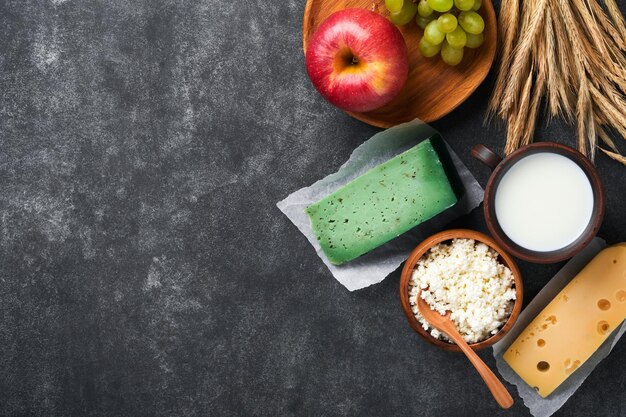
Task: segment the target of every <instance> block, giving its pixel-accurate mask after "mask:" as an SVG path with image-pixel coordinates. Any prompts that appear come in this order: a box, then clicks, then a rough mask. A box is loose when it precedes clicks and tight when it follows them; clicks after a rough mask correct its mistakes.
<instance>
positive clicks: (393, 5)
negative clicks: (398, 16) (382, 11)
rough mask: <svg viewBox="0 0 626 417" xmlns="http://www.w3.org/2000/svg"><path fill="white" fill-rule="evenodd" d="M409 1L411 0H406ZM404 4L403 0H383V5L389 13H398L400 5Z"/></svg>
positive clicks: (400, 8)
mask: <svg viewBox="0 0 626 417" xmlns="http://www.w3.org/2000/svg"><path fill="white" fill-rule="evenodd" d="M408 1H411V0H408ZM403 5H404V0H385V7H386V8H387V10H389V12H391V13H398V12H399V11H400V10H402V6H403Z"/></svg>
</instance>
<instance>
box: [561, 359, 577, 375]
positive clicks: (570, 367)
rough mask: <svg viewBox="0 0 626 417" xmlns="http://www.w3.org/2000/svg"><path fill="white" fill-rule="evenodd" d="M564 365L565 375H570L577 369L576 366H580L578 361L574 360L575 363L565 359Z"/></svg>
mask: <svg viewBox="0 0 626 417" xmlns="http://www.w3.org/2000/svg"><path fill="white" fill-rule="evenodd" d="M564 365H565V373H567V374H571V373H572V372H574V371H575V370H576V368H578V366H580V361H579V360H578V359H576V360H575V361H573V362H572V361H571V359H566V360H565V363H564Z"/></svg>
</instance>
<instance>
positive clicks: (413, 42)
mask: <svg viewBox="0 0 626 417" xmlns="http://www.w3.org/2000/svg"><path fill="white" fill-rule="evenodd" d="M347 8H360V9H368V10H374V11H376V12H377V13H380V14H381V15H383V16H385V17H389V12H388V11H387V9H386V8H385V2H384V0H307V3H306V6H305V8H304V20H303V27H302V46H303V48H304V52H305V53H306V50H307V46H308V44H309V39H310V38H311V36H313V33H315V31H316V30H317V27H318V26H319V25H320V24H321V23H322V22H323V21H324V20H326V18H328V16H330V15H331V14H332V13H334V12H337V11H339V10H343V9H347ZM478 13H479V14H480V15H481V16H482V17H483V19H484V20H485V32H484V33H485V42H484V43H483V45H481V46H480V48H477V49H469V48H465V51H464V56H463V61H461V63H460V64H459V65H457V66H456V67H450V66H448V65H446V64H445V63H444V62H443V61H442V60H441V59H440V58H439V56H436V57H433V58H424V57H423V56H422V55H421V54H420V53H419V41H420V39H421V38H422V34H423V30H422V29H420V28H419V27H418V26H417V24H416V23H415V20H413V21H412V22H411V23H409V24H407V25H405V26H402V27H399V29H400V32H402V35H403V36H404V41H405V42H406V45H407V48H408V51H409V77H408V79H407V82H406V84H405V85H404V87H403V89H402V91H401V92H400V94H399V95H398V96H397V97H396V98H395V99H393V100H392V101H391V102H390V103H388V104H387V105H385V106H383V107H381V108H379V109H376V110H373V111H370V112H367V113H351V112H348V114H349V115H350V116H352V117H354V118H356V119H359V120H361V121H363V122H365V123H368V124H370V125H372V126H377V127H382V128H387V127H392V126H395V125H397V124H400V123H404V122H409V121H411V120H413V119H415V118H419V119H421V120H423V121H424V122H432V121H434V120H437V119H440V118H442V117H443V116H445V115H446V114H448V113H450V112H451V111H452V110H454V109H455V108H456V107H457V106H459V105H460V104H461V103H463V102H464V101H465V100H466V99H467V98H468V97H469V96H470V95H471V94H472V93H473V92H474V90H476V88H478V86H479V85H480V83H482V82H483V80H484V79H485V77H486V76H487V74H488V73H489V69H490V68H491V64H492V63H493V60H494V57H495V55H496V42H497V24H496V14H495V12H494V10H493V5H492V4H491V0H483V3H482V7H481V8H480V10H479V11H478Z"/></svg>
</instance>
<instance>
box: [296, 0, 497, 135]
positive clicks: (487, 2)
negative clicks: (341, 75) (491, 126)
mask: <svg viewBox="0 0 626 417" xmlns="http://www.w3.org/2000/svg"><path fill="white" fill-rule="evenodd" d="M316 1H318V0H307V2H306V4H305V6H304V16H303V19H302V52H303V54H305V55H306V49H307V46H308V44H309V34H308V29H309V26H308V22H309V21H310V20H311V13H312V12H311V10H312V9H313V3H314V2H316ZM481 7H482V10H484V12H485V13H487V14H488V15H489V21H491V22H494V27H493V30H492V31H491V32H493V35H491V36H493V46H490V49H489V50H488V52H489V53H488V55H486V58H485V60H486V61H488V62H489V65H487V66H486V70H484V71H483V74H482V75H480V76H479V77H478V78H477V81H476V83H475V84H474V85H472V86H470V88H464V89H463V92H464V95H463V96H462V97H461V98H460V99H459V100H457V102H456V103H455V104H454V105H453V106H450V107H449V108H447V109H446V110H445V111H444V112H442V113H439V114H436V115H434V116H433V117H424V118H420V120H421V121H423V122H424V123H430V122H434V121H436V120H439V119H441V118H442V117H444V116H446V115H448V114H450V113H451V112H453V111H454V110H455V109H456V108H457V107H459V106H460V105H461V104H463V103H464V102H465V101H466V100H467V99H468V98H469V97H470V96H471V95H472V94H473V93H474V91H476V90H477V89H478V87H479V86H480V85H481V84H482V83H483V81H485V79H486V78H487V76H488V75H489V72H490V71H491V67H492V66H493V62H494V61H495V58H496V51H497V49H498V48H497V45H498V23H497V18H496V12H495V9H494V7H493V3H492V2H491V0H483V3H482V6H481ZM365 10H369V9H365ZM410 24H415V23H414V22H411V23H410ZM485 39H486V37H485ZM483 46H485V45H483ZM403 88H404V87H403ZM339 110H341V111H343V112H344V113H346V114H348V115H349V116H351V117H354V118H355V119H357V120H360V121H362V122H363V123H367V124H368V125H371V126H375V127H379V128H382V129H387V128H390V127H393V126H396V124H397V123H393V122H386V121H384V120H381V119H378V118H374V117H370V116H368V115H367V113H360V112H350V111H346V110H343V109H339ZM415 118H417V116H416V117H415ZM408 121H410V120H407V122H408Z"/></svg>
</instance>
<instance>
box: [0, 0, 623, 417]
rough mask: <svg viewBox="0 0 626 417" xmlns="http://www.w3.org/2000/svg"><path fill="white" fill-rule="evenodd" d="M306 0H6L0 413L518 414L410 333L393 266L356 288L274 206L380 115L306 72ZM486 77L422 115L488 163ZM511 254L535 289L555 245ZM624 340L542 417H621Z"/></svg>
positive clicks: (614, 214) (564, 134) (1, 55)
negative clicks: (534, 255)
mask: <svg viewBox="0 0 626 417" xmlns="http://www.w3.org/2000/svg"><path fill="white" fill-rule="evenodd" d="M304 3H305V2H304V0H297V1H293V0H288V1H274V0H273V1H241V0H238V1H235V2H220V1H214V0H198V1H190V0H169V1H165V0H135V1H131V0H108V1H95V0H94V1H88V0H2V1H0V141H1V142H0V143H1V146H0V266H1V267H0V415H2V416H207V415H209V416H235V415H241V416H304V415H318V416H416V415H419V416H433V417H434V416H437V417H446V416H452V417H461V416H491V415H502V416H505V415H506V416H527V415H529V413H528V410H527V409H526V408H525V407H524V406H523V405H522V404H521V402H520V401H519V400H518V401H517V403H516V405H515V406H514V408H513V409H512V410H509V411H506V412H505V411H501V410H499V409H498V408H497V406H496V404H495V402H494V401H493V400H492V399H491V398H490V396H489V394H488V392H487V390H486V389H485V387H484V386H483V385H482V383H481V382H480V380H479V379H478V377H477V376H476V375H475V373H474V371H473V370H472V369H470V367H469V366H468V364H467V362H466V361H465V359H463V357H461V356H459V355H455V354H451V353H447V352H442V351H439V350H437V349H435V348H433V347H431V346H429V345H427V344H426V343H424V342H423V341H422V340H420V339H419V338H418V336H417V335H416V334H414V333H413V332H412V330H411V329H410V328H409V326H408V324H407V323H406V321H405V318H404V316H403V314H402V311H401V309H400V305H399V301H398V294H397V284H398V276H399V275H398V273H397V272H396V273H394V274H392V275H391V276H389V277H388V278H387V279H386V280H385V281H384V282H383V283H381V284H379V285H376V286H373V287H370V288H367V289H364V290H362V291H358V292H354V293H349V292H348V291H346V290H345V289H344V288H343V287H342V286H341V285H339V284H338V283H337V282H336V281H335V280H334V279H333V278H332V277H331V276H330V274H329V273H328V271H327V270H326V269H325V267H324V266H323V265H322V263H321V262H320V260H319V259H318V258H317V257H316V255H315V253H314V252H313V250H311V248H310V247H309V244H308V243H307V242H306V240H305V239H304V238H303V237H302V236H301V235H300V234H299V232H298V231H297V230H296V229H295V227H294V226H293V225H292V224H290V223H289V221H288V220H287V218H286V217H284V216H283V215H282V214H281V213H280V212H279V211H278V209H277V208H276V206H275V203H276V202H277V201H278V200H280V199H282V198H284V197H285V196H286V195H287V194H289V193H290V192H292V191H294V190H296V189H298V188H300V187H302V186H305V185H308V184H310V183H312V182H313V181H315V180H317V179H319V178H321V177H323V176H325V175H327V174H329V173H331V172H334V171H335V170H336V169H337V168H338V167H339V165H341V163H342V162H343V161H344V160H345V159H346V158H347V157H348V156H349V154H350V152H351V151H352V150H353V149H354V148H355V147H356V146H357V145H359V144H360V143H362V142H363V141H364V140H366V139H367V138H368V137H370V136H371V135H372V134H374V133H375V132H377V129H375V128H372V127H369V126H367V125H365V124H363V123H361V122H358V121H356V120H353V119H351V118H350V117H348V116H346V115H345V114H343V113H342V112H341V111H339V110H337V109H335V108H333V107H332V106H330V105H329V104H327V103H326V102H324V100H323V99H322V98H321V97H320V96H319V95H318V94H317V93H316V91H315V90H314V89H313V87H312V86H311V85H310V83H309V81H308V79H307V76H306V73H305V70H304V60H303V56H302V52H301V23H302V12H303V9H304ZM621 6H622V7H624V3H623V2H621ZM492 81H493V78H490V79H488V80H487V81H486V83H484V84H483V86H482V87H481V88H480V89H479V90H478V91H477V92H476V93H475V94H474V95H473V96H472V97H471V98H470V99H469V100H468V101H467V102H466V103H465V104H463V105H462V106H461V107H460V108H458V109H457V110H456V111H454V112H453V113H451V114H450V115H448V116H446V117H445V118H443V119H442V120H440V121H438V122H436V123H435V124H434V126H435V127H436V128H438V129H439V130H440V131H441V132H442V133H443V135H444V136H445V137H446V138H447V140H448V141H449V143H450V144H451V145H452V146H453V148H454V149H455V150H456V152H457V153H458V154H459V155H460V156H461V157H462V158H463V159H464V160H465V162H466V163H467V164H468V166H469V167H470V169H472V170H473V171H474V172H475V174H476V176H477V178H478V179H479V180H480V181H482V182H483V184H484V182H485V180H486V179H487V174H488V173H487V170H486V169H485V168H483V167H481V166H479V164H478V163H476V162H474V161H472V160H470V158H469V157H468V152H469V150H470V148H471V146H472V145H473V144H475V143H477V142H484V143H487V144H489V145H492V146H494V147H496V148H498V149H501V148H502V145H503V142H504V132H503V129H502V128H501V127H498V126H494V125H488V126H487V127H485V126H483V118H484V114H485V107H486V102H487V97H488V95H489V92H490V88H491V87H490V86H491V83H492ZM433 82H436V80H435V81H433ZM537 137H538V138H542V139H547V140H555V141H559V142H562V143H568V144H573V143H574V136H573V134H572V130H571V129H570V128H567V127H565V126H562V125H560V124H558V123H556V122H552V123H551V124H550V125H549V126H548V127H545V124H544V127H543V128H541V129H540V131H539V132H538V135H537ZM622 143H623V142H622ZM622 143H620V144H621V146H622V149H623V150H626V147H625V146H624V145H623V144H622ZM597 166H598V169H599V172H600V175H601V177H602V179H603V180H604V183H605V185H606V196H607V211H606V219H605V222H604V226H603V227H602V229H601V233H600V234H601V236H603V237H604V238H606V239H607V240H608V242H610V243H614V242H618V241H624V240H626V216H625V215H624V213H625V212H626V198H625V195H626V192H625V191H626V189H625V188H626V187H625V184H626V182H625V175H626V168H625V167H623V166H620V165H618V164H617V163H615V162H613V161H610V160H608V159H607V158H606V157H603V156H599V157H598V161H597ZM453 226H464V227H470V228H475V229H479V230H485V226H484V222H483V219H482V212H481V211H480V210H475V211H474V212H473V213H471V214H470V215H468V216H467V217H466V218H463V219H461V220H459V221H457V222H456V223H455V224H454V225H453ZM521 267H522V270H523V273H524V279H525V285H526V300H527V301H528V300H530V299H532V298H533V296H534V295H535V294H536V293H537V292H538V291H539V290H540V288H541V287H542V285H544V284H545V283H546V282H547V280H548V279H549V278H550V277H551V275H552V274H553V273H554V272H555V271H557V270H558V268H559V267H560V265H549V266H538V265H529V264H526V263H521ZM625 355H626V341H621V342H620V343H619V344H618V346H617V347H616V348H615V350H614V351H613V353H612V354H611V356H610V357H609V358H607V359H606V360H605V361H604V362H603V363H602V364H601V365H600V366H599V367H598V368H597V369H596V370H595V371H594V373H593V374H592V375H591V376H590V377H589V379H588V380H587V381H586V382H585V383H584V385H583V386H582V387H581V388H580V390H579V391H578V392H577V393H576V394H575V395H574V397H573V398H572V399H571V400H570V401H569V402H568V403H567V404H566V405H565V406H564V408H563V409H562V410H561V411H560V412H559V413H557V414H556V415H557V416H560V417H565V416H567V417H574V416H580V417H589V416H606V417H610V416H615V417H617V416H625V415H626V395H624V389H625V388H624V387H625V386H626V365H624V357H625ZM482 356H483V358H484V359H485V360H486V361H487V362H488V363H489V364H490V365H492V366H493V359H492V358H491V355H490V353H489V352H485V353H483V354H482ZM514 396H515V397H516V398H517V396H516V395H514Z"/></svg>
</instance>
